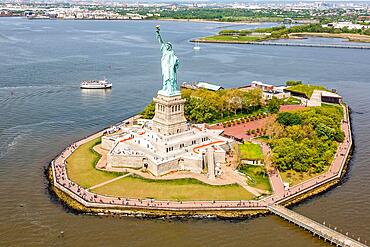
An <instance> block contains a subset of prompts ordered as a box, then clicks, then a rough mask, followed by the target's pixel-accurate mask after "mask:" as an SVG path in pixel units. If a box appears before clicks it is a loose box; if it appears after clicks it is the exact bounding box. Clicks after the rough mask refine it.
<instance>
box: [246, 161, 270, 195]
mask: <svg viewBox="0 0 370 247" xmlns="http://www.w3.org/2000/svg"><path fill="white" fill-rule="evenodd" d="M239 171H240V172H242V173H244V174H245V175H246V176H247V177H248V180H247V182H248V184H249V185H250V186H252V187H256V188H258V189H262V190H267V191H271V185H270V181H269V178H268V175H267V173H266V169H265V167H264V166H254V165H244V166H241V167H240V168H239Z"/></svg>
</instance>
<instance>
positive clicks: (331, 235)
mask: <svg viewBox="0 0 370 247" xmlns="http://www.w3.org/2000/svg"><path fill="white" fill-rule="evenodd" d="M268 208H269V210H270V211H271V212H272V213H274V214H276V215H278V216H280V217H282V218H284V219H286V220H288V221H289V222H292V223H294V224H296V225H298V226H300V227H302V228H304V229H306V230H307V231H309V232H311V233H312V234H313V235H314V236H315V235H317V236H319V237H321V238H323V239H324V240H327V241H329V242H330V243H332V244H335V245H337V246H343V247H347V246H351V247H366V245H365V244H363V243H360V242H359V241H356V240H354V239H352V238H350V237H348V236H346V235H344V234H342V233H339V232H337V231H334V230H333V229H331V228H329V227H327V226H325V225H322V224H320V223H318V222H316V221H314V220H311V219H309V218H307V217H305V216H302V215H300V214H298V213H296V212H294V211H292V210H289V209H287V208H286V207H283V206H280V205H271V206H269V207H268Z"/></svg>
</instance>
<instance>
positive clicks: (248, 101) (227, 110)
mask: <svg viewBox="0 0 370 247" xmlns="http://www.w3.org/2000/svg"><path fill="white" fill-rule="evenodd" d="M181 95H182V97H183V98H184V99H186V102H185V117H186V118H187V120H188V121H190V122H192V123H214V122H223V121H226V120H228V119H233V118H239V117H242V116H249V115H253V114H254V115H256V114H261V113H263V112H268V107H264V105H263V104H262V94H261V90H260V89H252V90H248V91H243V90H240V89H225V90H220V91H209V90H206V89H200V90H193V89H188V88H183V89H182V90H181ZM141 115H142V116H143V118H148V119H150V118H153V116H154V103H153V102H151V103H150V104H149V105H148V106H147V107H146V108H145V109H144V111H143V112H142V113H141Z"/></svg>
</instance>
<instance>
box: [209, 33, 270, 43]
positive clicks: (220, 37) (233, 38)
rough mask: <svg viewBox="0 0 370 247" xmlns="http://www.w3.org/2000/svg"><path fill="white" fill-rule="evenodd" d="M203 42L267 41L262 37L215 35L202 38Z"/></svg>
mask: <svg viewBox="0 0 370 247" xmlns="http://www.w3.org/2000/svg"><path fill="white" fill-rule="evenodd" d="M202 40H210V41H238V42H239V41H240V42H256V41H262V40H265V38H264V37H261V36H232V35H214V36H209V37H205V38H202Z"/></svg>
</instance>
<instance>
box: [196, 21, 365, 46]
mask: <svg viewBox="0 0 370 247" xmlns="http://www.w3.org/2000/svg"><path fill="white" fill-rule="evenodd" d="M302 36H319V37H337V38H346V39H348V40H349V41H355V42H370V28H367V29H349V28H347V27H343V28H334V27H324V26H323V25H322V24H307V25H297V26H291V27H288V26H275V27H269V28H257V29H254V30H230V29H227V30H221V31H220V32H219V33H218V34H217V35H214V36H209V37H204V38H200V39H197V40H196V41H214V42H226V43H229V42H231V43H249V42H259V41H266V40H274V39H297V38H300V37H302Z"/></svg>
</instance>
